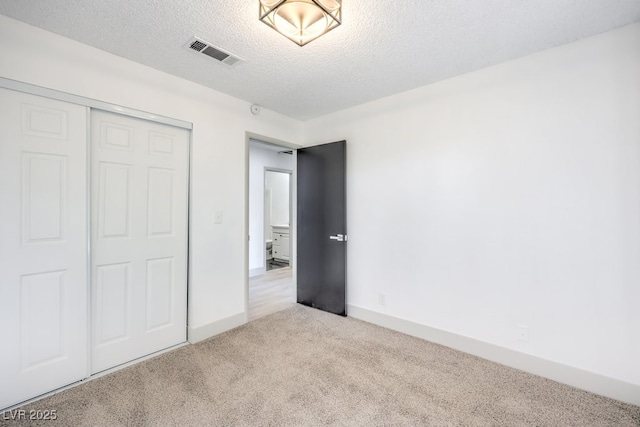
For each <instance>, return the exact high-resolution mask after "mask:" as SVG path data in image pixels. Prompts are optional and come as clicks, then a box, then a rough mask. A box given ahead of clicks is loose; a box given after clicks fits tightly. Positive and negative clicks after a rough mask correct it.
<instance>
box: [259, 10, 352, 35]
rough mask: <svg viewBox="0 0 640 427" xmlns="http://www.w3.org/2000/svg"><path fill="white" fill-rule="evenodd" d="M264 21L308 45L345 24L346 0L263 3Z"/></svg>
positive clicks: (261, 13) (261, 16)
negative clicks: (343, 22)
mask: <svg viewBox="0 0 640 427" xmlns="http://www.w3.org/2000/svg"><path fill="white" fill-rule="evenodd" d="M259 2H260V20H261V21H262V22H264V23H265V24H267V25H268V26H270V27H271V28H273V29H274V30H276V31H277V32H279V33H280V34H282V35H283V36H285V37H286V38H288V39H289V40H291V41H293V42H294V43H296V44H298V45H299V46H304V45H305V44H307V43H309V42H311V41H313V40H315V39H317V38H318V37H320V36H321V35H323V34H326V33H328V32H329V31H331V30H333V29H334V28H336V27H337V26H339V25H340V24H341V23H342V0H259Z"/></svg>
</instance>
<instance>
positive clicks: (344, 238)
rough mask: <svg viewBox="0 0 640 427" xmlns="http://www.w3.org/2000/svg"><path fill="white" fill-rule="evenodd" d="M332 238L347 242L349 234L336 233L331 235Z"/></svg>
mask: <svg viewBox="0 0 640 427" xmlns="http://www.w3.org/2000/svg"><path fill="white" fill-rule="evenodd" d="M329 239H330V240H337V241H338V242H346V241H347V236H345V235H344V234H336V235H335V236H329Z"/></svg>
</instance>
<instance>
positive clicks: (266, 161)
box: [246, 138, 296, 320]
mask: <svg viewBox="0 0 640 427" xmlns="http://www.w3.org/2000/svg"><path fill="white" fill-rule="evenodd" d="M295 158H296V150H295V149H292V148H291V147H286V146H282V145H278V144H274V143H270V142H266V141H263V140H259V139H255V138H249V142H248V184H249V185H248V208H249V209H248V213H249V215H248V224H247V225H248V231H249V239H248V260H247V261H248V266H247V267H248V268H247V270H248V274H247V275H248V280H247V288H246V289H247V293H246V295H247V320H254V319H257V318H259V317H263V316H266V315H268V314H272V313H275V312H276V311H280V310H284V309H286V308H289V307H291V306H293V305H294V304H295V301H296V290H295V280H294V264H295V256H294V254H295V248H294V238H293V237H294V235H295V212H294V209H293V206H294V200H295V182H294V181H295V180H294V173H295V172H294V169H295Z"/></svg>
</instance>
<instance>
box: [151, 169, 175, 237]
mask: <svg viewBox="0 0 640 427" xmlns="http://www.w3.org/2000/svg"><path fill="white" fill-rule="evenodd" d="M147 182H148V190H149V193H148V208H147V229H148V234H149V236H166V235H171V234H173V182H174V171H173V170H171V169H161V168H149V173H148V179H147Z"/></svg>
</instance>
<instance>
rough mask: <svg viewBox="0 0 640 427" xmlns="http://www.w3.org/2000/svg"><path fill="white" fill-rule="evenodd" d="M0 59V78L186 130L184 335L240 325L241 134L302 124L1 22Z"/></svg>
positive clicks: (280, 134) (288, 133) (284, 133)
mask: <svg viewBox="0 0 640 427" xmlns="http://www.w3.org/2000/svg"><path fill="white" fill-rule="evenodd" d="M0 58H2V60H1V61H0V76H1V77H5V78H9V79H14V80H19V81H23V82H27V83H31V84H35V85H39V86H45V87H48V88H52V89H56V90H60V91H63V92H68V93H72V94H76V95H81V96H85V97H89V98H94V99H98V100H101V101H106V102H111V103H115V104H119V105H122V106H126V107H130V108H136V109H140V110H144V111H148V112H151V113H155V114H159V115H164V116H168V117H173V118H176V119H181V120H184V121H188V122H192V123H193V133H192V164H191V194H190V197H191V211H190V216H191V218H190V219H191V224H190V241H189V243H190V254H189V255H190V276H189V285H190V289H189V326H190V328H198V327H201V326H205V325H209V324H211V323H214V322H216V321H219V320H223V319H228V318H230V317H235V318H237V319H244V311H245V296H244V295H245V289H244V280H245V274H246V265H245V261H244V260H245V255H244V246H243V242H244V241H246V236H247V234H248V233H247V230H245V170H244V167H243V165H244V164H245V147H246V142H245V132H252V133H256V134H260V135H265V136H269V137H273V138H276V139H280V140H285V141H294V142H295V141H297V140H299V139H300V138H301V132H302V124H301V123H300V122H299V121H297V120H293V119H289V118H287V117H284V116H282V115H279V114H276V113H273V112H271V111H268V110H266V109H263V110H262V112H261V114H260V115H259V116H253V115H252V114H251V113H250V111H249V106H250V104H249V103H247V102H244V101H241V100H238V99H236V98H232V97H230V96H227V95H224V94H221V93H219V92H216V91H213V90H210V89H207V88H204V87H202V86H199V85H196V84H194V83H191V82H188V81H186V80H183V79H180V78H177V77H173V76H170V75H168V74H165V73H162V72H159V71H156V70H153V69H151V68H148V67H145V66H142V65H139V64H136V63H134V62H131V61H128V60H125V59H123V58H120V57H117V56H114V55H110V54H108V53H105V52H103V51H100V50H97V49H94V48H91V47H88V46H86V45H83V44H80V43H77V42H74V41H72V40H69V39H66V38H63V37H60V36H58V35H55V34H52V33H49V32H46V31H43V30H40V29H37V28H35V27H32V26H29V25H26V24H23V23H21V22H18V21H15V20H12V19H9V18H6V17H4V16H0ZM215 66H223V65H217V64H212V67H215ZM216 211H222V212H223V223H222V224H219V225H215V224H214V221H213V218H214V213H215V212H216Z"/></svg>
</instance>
